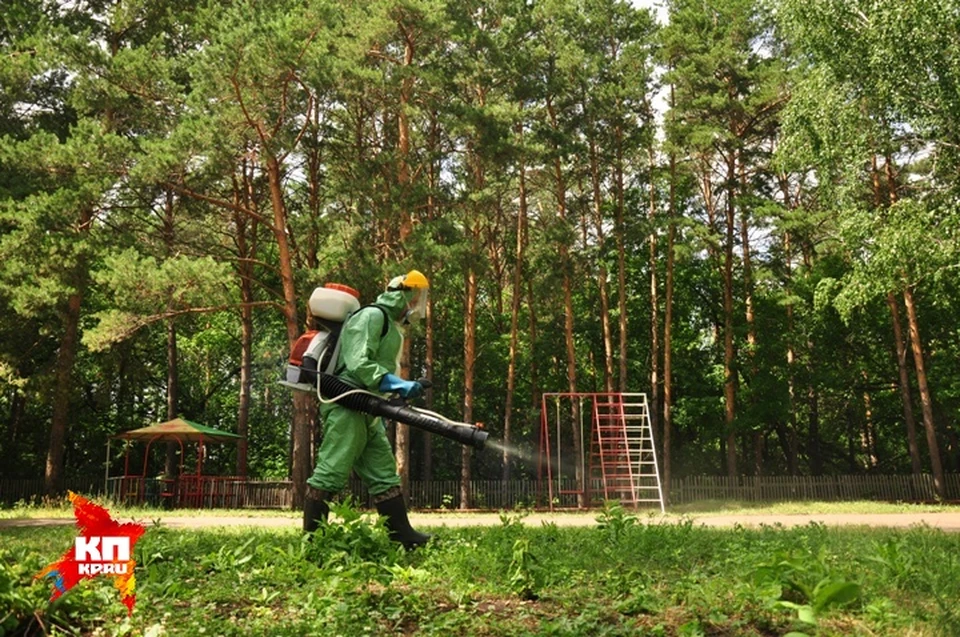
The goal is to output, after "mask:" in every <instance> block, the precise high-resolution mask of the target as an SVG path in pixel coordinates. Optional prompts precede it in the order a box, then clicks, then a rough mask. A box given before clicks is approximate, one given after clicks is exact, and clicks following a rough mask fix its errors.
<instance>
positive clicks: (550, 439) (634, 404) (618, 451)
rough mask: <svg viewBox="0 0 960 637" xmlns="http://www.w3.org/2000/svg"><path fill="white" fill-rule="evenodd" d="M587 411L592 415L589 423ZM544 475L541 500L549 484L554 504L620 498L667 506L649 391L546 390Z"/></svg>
mask: <svg viewBox="0 0 960 637" xmlns="http://www.w3.org/2000/svg"><path fill="white" fill-rule="evenodd" d="M587 415H589V419H590V421H589V425H588V426H587V427H585V426H584V425H586V424H587V423H586V422H584V421H585V420H586V418H587ZM588 441H589V442H588ZM585 443H586V444H585ZM587 444H588V445H589V446H590V449H589V455H588V452H587V449H586V445H587ZM587 458H589V463H587V462H586V460H587ZM544 478H546V484H545V485H544ZM539 481H540V493H541V503H542V496H543V495H544V493H543V491H544V488H543V487H544V486H546V494H545V495H546V496H547V498H548V500H547V503H548V504H549V507H550V508H551V509H553V508H554V507H555V506H559V507H565V506H576V507H578V508H579V507H588V506H591V505H596V504H602V500H619V501H620V502H621V503H622V504H624V505H627V506H633V507H639V506H641V505H649V504H659V506H660V511H661V512H663V511H664V505H663V490H662V487H661V483H660V472H659V467H658V464H657V451H656V446H655V444H654V437H653V427H652V426H651V424H650V412H649V407H648V403H647V397H646V395H645V394H639V393H584V394H579V393H558V394H544V395H543V399H542V410H541V428H540V455H539ZM574 496H575V499H574Z"/></svg>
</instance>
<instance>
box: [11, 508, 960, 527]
mask: <svg viewBox="0 0 960 637" xmlns="http://www.w3.org/2000/svg"><path fill="white" fill-rule="evenodd" d="M511 515H512V514H511ZM687 517H688V518H689V519H692V520H693V521H694V524H695V525H697V526H709V527H719V528H730V527H733V526H735V525H737V524H739V525H741V526H747V527H759V526H761V525H767V526H773V525H778V524H779V525H782V526H784V527H794V526H804V525H807V524H809V523H811V522H818V523H822V524H825V525H827V526H868V527H888V528H907V527H911V526H916V525H927V526H930V527H934V528H939V529H943V530H944V531H952V532H960V511H957V512H948V513H823V514H796V515H790V514H780V515H771V514H761V515H743V514H738V515H691V516H687ZM154 519H156V518H151V519H149V520H139V521H140V522H146V523H148V524H152V523H153V521H154ZM158 519H159V521H160V523H161V524H162V525H163V526H166V527H169V528H181V529H200V528H215V527H257V528H284V529H286V528H290V529H295V528H298V527H299V526H300V524H301V521H300V520H299V519H297V518H294V517H279V516H278V517H260V516H257V517H254V516H251V517H244V516H198V517H186V516H159V517H158ZM640 519H641V521H643V522H645V523H647V524H657V523H660V522H665V523H667V524H675V523H677V522H678V521H680V520H681V519H684V518H680V517H677V516H673V515H667V516H659V515H658V516H651V517H641V518H640ZM410 521H411V522H412V523H413V524H414V525H415V526H422V527H444V526H447V527H462V526H497V525H499V524H501V520H500V515H499V514H497V513H446V514H444V513H411V514H410ZM522 522H523V524H525V525H527V526H540V525H541V524H543V523H554V524H556V525H557V526H565V527H566V526H569V527H572V526H579V527H584V526H593V525H595V524H596V523H597V521H596V513H533V514H530V515H528V516H526V517H524V518H523V519H522ZM72 523H73V520H72V519H71V518H14V519H7V520H0V529H3V528H11V527H40V526H57V525H65V524H72Z"/></svg>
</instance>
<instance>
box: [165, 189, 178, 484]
mask: <svg viewBox="0 0 960 637" xmlns="http://www.w3.org/2000/svg"><path fill="white" fill-rule="evenodd" d="M175 230H176V225H175V219H174V208H173V191H171V190H167V192H166V201H165V205H164V217H163V241H164V244H165V248H166V253H167V257H168V258H169V257H172V256H173V254H174V250H175V246H174V241H175V238H176V237H175ZM178 377H179V374H178V369H177V326H176V324H175V323H174V320H173V319H170V320H168V321H167V420H173V419H174V418H176V417H177V413H178V403H179V393H180V383H179V379H178ZM179 449H180V445H179V444H178V443H176V442H168V443H167V453H166V461H165V462H164V467H163V473H164V474H165V475H166V477H168V478H170V477H173V476H176V475H178V474H179V471H177V469H178V467H177V451H178V450H179Z"/></svg>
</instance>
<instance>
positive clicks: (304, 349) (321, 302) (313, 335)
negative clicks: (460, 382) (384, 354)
mask: <svg viewBox="0 0 960 637" xmlns="http://www.w3.org/2000/svg"><path fill="white" fill-rule="evenodd" d="M359 298H360V294H359V292H357V291H356V290H354V289H352V288H349V287H347V286H345V285H339V284H336V283H327V284H326V285H325V286H324V287H322V288H317V289H315V290H314V291H313V294H311V295H310V302H309V304H308V306H309V308H310V314H311V315H312V316H313V317H314V319H315V321H316V323H317V324H318V325H319V328H320V329H317V330H308V331H307V332H305V333H304V334H303V335H302V336H301V337H300V338H298V339H297V342H296V343H295V344H294V347H293V351H291V352H290V359H289V360H288V362H287V369H286V375H285V377H284V378H283V379H282V380H281V381H280V384H281V385H283V386H285V387H289V388H291V389H294V390H297V391H306V392H316V394H317V398H319V399H320V402H321V403H332V402H335V403H340V404H341V405H343V406H344V407H347V408H349V409H353V410H355V411H360V412H363V413H365V414H370V415H371V416H380V417H381V418H387V419H390V420H395V421H397V422H402V423H404V424H405V425H410V426H411V427H416V428H418V429H422V430H424V431H429V432H430V433H435V434H437V435H440V436H443V437H444V438H449V439H451V440H455V441H457V442H459V443H460V444H462V445H467V446H470V447H475V448H477V449H483V446H484V444H486V442H487V437H488V436H489V434H488V433H487V432H486V431H483V430H482V429H480V428H479V427H477V426H475V425H471V424H468V423H464V422H456V421H453V420H450V419H449V418H445V417H444V416H442V415H440V414H438V413H436V412H433V411H429V410H426V409H421V408H419V407H414V406H413V405H410V404H408V403H407V402H406V401H405V400H403V399H402V398H393V399H390V400H387V399H385V398H383V397H381V396H379V395H377V394H374V393H372V392H368V391H366V390H365V389H358V388H356V387H354V386H353V385H349V384H347V383H345V382H344V381H342V380H340V379H339V378H338V377H337V376H335V375H334V370H335V367H336V365H337V359H338V358H339V355H340V330H341V329H342V328H343V324H344V322H345V321H346V320H347V318H349V317H350V315H351V314H353V313H354V312H357V311H358V310H360V301H359ZM375 307H378V306H375ZM384 318H385V319H387V317H386V316H385V317H384ZM388 320H389V319H387V320H385V321H384V328H383V332H382V333H381V334H380V336H381V337H382V336H383V335H384V334H386V331H387V328H388V326H389V323H388ZM419 382H420V383H421V384H422V385H424V387H427V386H429V385H428V383H427V382H426V381H424V380H421V381H419Z"/></svg>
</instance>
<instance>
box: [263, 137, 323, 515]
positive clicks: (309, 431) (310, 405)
mask: <svg viewBox="0 0 960 637" xmlns="http://www.w3.org/2000/svg"><path fill="white" fill-rule="evenodd" d="M266 169H267V179H268V183H269V186H270V204H271V207H272V209H273V235H274V238H275V239H276V242H277V258H278V259H279V265H280V281H281V283H282V287H283V318H284V323H285V324H286V328H287V345H288V346H289V347H290V349H293V346H294V344H295V343H296V342H297V337H298V336H299V324H298V322H297V293H296V289H295V287H294V279H293V257H292V254H291V251H290V242H289V238H288V234H287V232H288V229H287V211H286V207H285V206H284V201H283V185H282V183H281V179H282V174H281V168H280V162H279V161H278V160H277V158H276V156H274V155H269V154H268V155H267V156H266ZM313 412H314V399H313V396H311V395H310V394H308V393H306V392H299V391H295V392H293V424H292V431H291V450H290V479H291V480H292V481H293V507H294V508H300V507H302V506H303V496H304V490H305V489H306V480H307V478H308V477H309V475H310V469H311V468H312V467H311V464H312V463H311V458H310V450H311V448H312V438H313Z"/></svg>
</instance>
